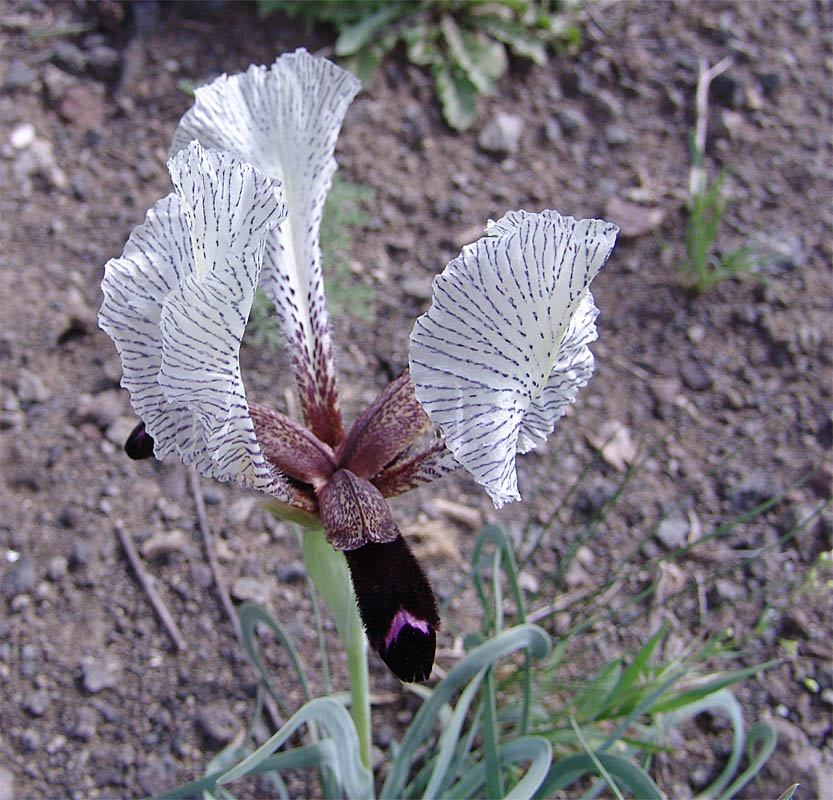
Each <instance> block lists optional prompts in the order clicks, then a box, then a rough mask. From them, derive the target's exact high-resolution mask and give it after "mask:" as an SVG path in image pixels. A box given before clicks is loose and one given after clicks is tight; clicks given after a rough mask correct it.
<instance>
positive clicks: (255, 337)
mask: <svg viewBox="0 0 833 800" xmlns="http://www.w3.org/2000/svg"><path fill="white" fill-rule="evenodd" d="M372 200H373V189H371V188H370V187H369V186H363V185H361V184H358V183H351V182H350V181H347V180H345V179H344V178H342V177H340V176H339V175H338V174H336V175H335V177H334V178H333V184H332V186H331V187H330V192H329V194H328V195H327V201H326V203H325V204H324V213H323V216H322V217H321V233H320V236H321V262H322V264H323V265H324V272H325V285H326V293H327V300H328V307H329V311H330V314H331V316H333V317H338V316H339V315H340V314H344V313H350V314H354V315H356V316H358V317H362V318H368V317H369V316H370V313H371V311H370V309H371V305H370V301H371V300H372V299H373V287H372V286H370V285H368V284H367V283H365V282H364V281H363V280H362V278H361V276H359V275H356V274H355V273H354V271H353V269H352V267H351V264H350V259H349V252H350V246H351V244H352V242H353V236H354V235H355V232H356V231H357V230H360V229H361V228H363V227H365V226H366V225H367V223H368V222H369V221H370V216H369V215H368V213H367V212H366V211H365V208H364V207H365V206H366V205H367V204H368V203H370V202H371V201H372ZM246 336H247V338H248V340H249V341H250V342H251V343H252V344H253V345H254V346H255V347H265V348H267V349H268V350H272V351H274V350H277V349H279V348H280V346H281V342H282V341H283V336H282V334H281V329H280V323H279V321H278V318H277V314H276V312H275V306H274V304H273V303H272V301H271V300H270V299H269V298H268V297H267V296H266V295H265V294H264V293H263V291H262V290H260V289H258V290H257V292H256V293H255V299H254V302H253V303H252V310H251V312H250V314H249V325H248V327H247V329H246Z"/></svg>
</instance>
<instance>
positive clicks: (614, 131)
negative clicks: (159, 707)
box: [605, 123, 631, 147]
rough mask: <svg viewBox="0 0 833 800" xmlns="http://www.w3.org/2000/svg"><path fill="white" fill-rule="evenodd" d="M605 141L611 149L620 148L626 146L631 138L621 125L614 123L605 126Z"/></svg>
mask: <svg viewBox="0 0 833 800" xmlns="http://www.w3.org/2000/svg"><path fill="white" fill-rule="evenodd" d="M605 140H606V141H607V143H608V144H609V145H610V146H611V147H621V146H622V145H625V144H628V143H629V142H630V140H631V137H630V134H629V133H628V132H627V131H626V130H625V129H624V128H623V127H622V126H621V125H616V124H615V123H614V124H611V125H606V126H605Z"/></svg>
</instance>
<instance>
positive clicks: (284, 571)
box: [276, 561, 307, 583]
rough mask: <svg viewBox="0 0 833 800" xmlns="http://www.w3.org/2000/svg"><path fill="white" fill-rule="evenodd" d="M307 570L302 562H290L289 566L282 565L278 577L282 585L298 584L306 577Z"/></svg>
mask: <svg viewBox="0 0 833 800" xmlns="http://www.w3.org/2000/svg"><path fill="white" fill-rule="evenodd" d="M306 574H307V572H306V570H305V569H304V565H303V564H302V563H301V562H300V561H290V562H289V563H288V564H281V565H280V566H279V567H278V569H277V571H276V575H277V578H278V580H279V581H280V582H281V583H298V581H302V580H304V578H305V577H306Z"/></svg>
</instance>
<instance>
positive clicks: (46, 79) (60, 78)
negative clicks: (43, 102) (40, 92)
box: [41, 64, 75, 104]
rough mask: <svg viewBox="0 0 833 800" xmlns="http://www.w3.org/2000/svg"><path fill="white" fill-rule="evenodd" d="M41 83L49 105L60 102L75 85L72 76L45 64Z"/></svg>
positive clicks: (52, 65)
mask: <svg viewBox="0 0 833 800" xmlns="http://www.w3.org/2000/svg"><path fill="white" fill-rule="evenodd" d="M41 81H43V86H44V88H45V89H46V98H47V100H49V102H50V103H52V104H55V103H58V102H59V101H60V99H61V98H62V97H63V96H64V94H65V93H66V91H67V89H69V87H70V86H74V85H75V78H73V77H72V75H67V73H66V72H64V71H63V70H62V69H58V67H56V66H55V65H54V64H47V65H46V66H45V67H44V68H43V71H42V72H41Z"/></svg>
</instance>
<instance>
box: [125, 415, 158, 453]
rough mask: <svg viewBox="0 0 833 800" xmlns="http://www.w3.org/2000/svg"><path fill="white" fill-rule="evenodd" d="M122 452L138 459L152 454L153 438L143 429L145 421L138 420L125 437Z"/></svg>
mask: <svg viewBox="0 0 833 800" xmlns="http://www.w3.org/2000/svg"><path fill="white" fill-rule="evenodd" d="M124 452H125V453H127V455H128V456H130V458H132V459H134V460H136V461H139V460H141V459H143V458H150V457H151V456H152V455H153V439H152V438H151V436H150V434H149V433H148V432H147V431H146V430H145V423H144V422H140V423H139V424H138V425H137V426H136V427H135V428H134V429H133V430H132V431H131V432H130V436H128V437H127V441H126V442H125V443H124Z"/></svg>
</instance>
